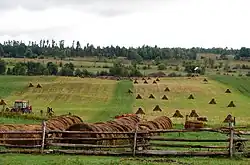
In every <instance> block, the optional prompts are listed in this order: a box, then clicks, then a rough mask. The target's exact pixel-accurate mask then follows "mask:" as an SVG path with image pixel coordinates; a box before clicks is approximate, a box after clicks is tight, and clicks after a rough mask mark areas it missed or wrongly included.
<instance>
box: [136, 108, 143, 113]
mask: <svg viewBox="0 0 250 165" xmlns="http://www.w3.org/2000/svg"><path fill="white" fill-rule="evenodd" d="M135 114H137V115H145V112H144V111H143V110H142V108H138V110H137V111H136V113H135Z"/></svg>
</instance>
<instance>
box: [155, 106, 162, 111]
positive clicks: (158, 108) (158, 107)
mask: <svg viewBox="0 0 250 165" xmlns="http://www.w3.org/2000/svg"><path fill="white" fill-rule="evenodd" d="M153 111H160V112H161V111H162V110H161V108H160V106H159V105H156V106H155V108H154V109H153Z"/></svg>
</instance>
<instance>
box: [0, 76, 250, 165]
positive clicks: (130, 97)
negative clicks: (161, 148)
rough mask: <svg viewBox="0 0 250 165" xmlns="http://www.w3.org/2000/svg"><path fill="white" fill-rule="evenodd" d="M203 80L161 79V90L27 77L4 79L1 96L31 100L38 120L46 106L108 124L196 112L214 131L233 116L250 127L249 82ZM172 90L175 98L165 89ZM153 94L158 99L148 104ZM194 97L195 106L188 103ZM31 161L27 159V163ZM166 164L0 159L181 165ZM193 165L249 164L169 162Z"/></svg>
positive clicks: (10, 159) (57, 160) (54, 159)
mask: <svg viewBox="0 0 250 165" xmlns="http://www.w3.org/2000/svg"><path fill="white" fill-rule="evenodd" d="M203 79H204V78H202V77H200V78H161V79H160V82H158V84H152V81H153V79H152V80H150V81H148V83H149V84H143V81H142V80H139V84H133V82H132V81H114V80H102V79H94V78H77V77H53V76H51V77H46V76H41V77H22V76H0V89H1V90H0V96H1V99H4V100H6V102H7V104H8V106H12V103H13V101H14V100H16V99H26V100H29V101H30V103H31V104H32V106H33V109H34V112H35V113H36V114H37V115H39V112H40V110H41V109H43V110H46V108H47V106H49V107H52V108H53V109H54V111H55V113H56V115H59V114H66V113H68V112H71V113H72V114H75V115H79V116H81V117H82V118H83V120H85V121H89V122H95V121H106V120H112V119H113V118H114V116H116V115H119V114H122V113H131V112H135V111H136V110H137V109H138V107H142V108H143V109H144V111H145V112H146V115H145V116H144V118H146V119H152V118H155V117H156V116H160V115H167V116H168V117H171V116H172V115H173V113H174V112H175V110H177V109H179V110H180V112H181V113H182V114H183V116H185V115H186V114H189V113H190V111H191V110H193V109H195V110H196V111H197V113H198V114H199V115H200V116H207V117H208V120H209V122H208V124H209V125H210V126H215V125H222V121H223V120H224V118H225V117H226V116H227V115H228V114H229V113H231V114H233V115H234V116H236V120H237V124H238V125H247V124H249V119H250V117H249V116H247V115H246V113H247V112H248V107H249V101H248V100H249V96H250V95H249V92H248V91H250V86H249V85H248V83H249V82H250V79H248V78H237V77H229V76H213V77H209V78H207V79H208V83H207V84H205V83H204V82H203ZM30 82H32V83H33V84H34V85H36V84H37V83H40V84H41V85H42V88H41V89H38V88H35V87H33V88H28V84H29V83H30ZM166 87H169V89H170V92H165V91H164V89H165V88H166ZM227 88H229V89H230V90H231V92H232V93H231V94H226V93H225V90H226V89H227ZM128 89H131V90H133V91H134V94H128V93H127V91H128ZM137 94H140V95H141V96H142V97H143V99H141V100H136V99H135V97H136V95H137ZM150 94H153V95H154V96H155V99H149V98H148V96H149V95H150ZM164 94H166V95H167V97H168V99H169V100H162V99H161V97H162V96H163V95H164ZM190 94H193V95H194V98H195V99H194V100H189V99H187V97H188V96H189V95H190ZM212 98H215V100H216V102H217V104H216V105H210V104H208V102H209V101H210V100H211V99H212ZM231 100H232V101H234V102H235V104H236V107H235V108H227V105H228V103H229V102H230V101H231ZM156 105H160V107H161V108H162V110H163V111H162V112H153V111H152V109H153V108H154V106H156ZM171 119H172V121H173V122H174V123H175V124H178V125H177V126H178V128H181V127H183V126H182V125H180V123H183V122H184V119H174V118H171ZM0 122H1V123H27V124H28V123H38V122H40V121H33V120H25V119H15V118H3V117H1V118H0ZM166 136H171V137H176V136H181V137H183V138H184V137H185V138H209V137H210V138H212V137H214V138H215V137H216V138H218V139H219V138H224V136H223V137H222V136H220V135H216V134H202V133H199V134H196V133H189V134H181V135H177V134H169V135H166ZM27 157H28V159H27ZM159 159H162V158H150V159H148V158H147V159H146V160H148V161H146V160H144V161H142V160H141V159H140V160H135V159H134V160H133V159H132V160H130V159H129V158H127V157H124V158H118V157H95V156H69V155H67V156H61V155H46V156H42V155H33V156H29V155H19V154H14V155H12V154H6V155H2V156H1V157H0V165H1V163H2V164H10V165H12V164H21V165H22V164H24V165H26V164H38V165H42V164H46V165H47V164H48V165H50V164H51V165H52V164H53V165H57V164H62V163H63V164H65V165H68V164H90V165H91V164H122V165H123V164H124V165H125V164H126V165H127V164H178V163H176V162H173V163H169V160H166V162H164V163H163V162H162V163H157V162H156V161H157V160H159ZM166 159H171V160H175V161H179V162H185V163H189V164H202V163H206V164H223V165H224V164H227V165H228V164H235V163H237V164H247V160H246V159H243V158H241V159H233V160H229V159H223V158H220V159H219V158H166ZM38 160H39V161H38Z"/></svg>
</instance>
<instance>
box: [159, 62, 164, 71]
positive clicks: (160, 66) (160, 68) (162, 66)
mask: <svg viewBox="0 0 250 165" xmlns="http://www.w3.org/2000/svg"><path fill="white" fill-rule="evenodd" d="M165 69H166V65H165V64H163V63H161V64H159V65H158V70H165Z"/></svg>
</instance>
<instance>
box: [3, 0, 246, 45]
mask: <svg viewBox="0 0 250 165" xmlns="http://www.w3.org/2000/svg"><path fill="white" fill-rule="evenodd" d="M249 6H250V1H249V0H0V21H1V23H0V42H1V43H2V42H3V41H7V40H19V41H20V40H22V41H23V42H25V43H28V41H38V42H39V40H40V39H46V40H47V39H49V40H51V39H54V40H56V41H59V40H65V44H66V45H71V43H72V41H73V40H75V41H80V43H81V45H86V44H87V43H90V44H93V45H95V46H109V45H119V46H125V47H129V46H133V47H137V46H142V45H150V46H154V45H157V46H159V47H184V48H191V47H205V48H211V47H224V48H225V47H228V48H240V47H243V46H245V47H250V23H249V21H248V19H249V16H250V10H249Z"/></svg>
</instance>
